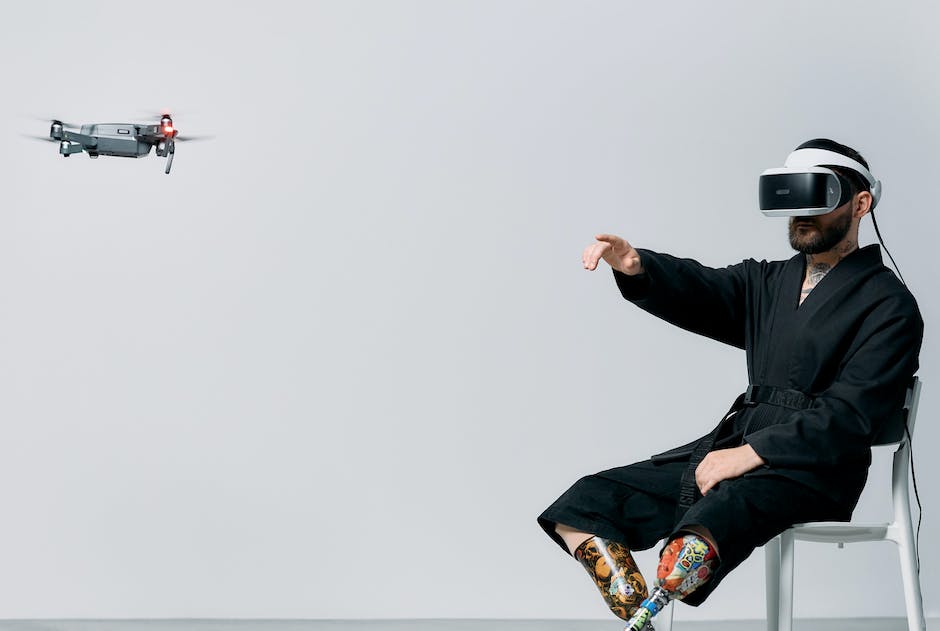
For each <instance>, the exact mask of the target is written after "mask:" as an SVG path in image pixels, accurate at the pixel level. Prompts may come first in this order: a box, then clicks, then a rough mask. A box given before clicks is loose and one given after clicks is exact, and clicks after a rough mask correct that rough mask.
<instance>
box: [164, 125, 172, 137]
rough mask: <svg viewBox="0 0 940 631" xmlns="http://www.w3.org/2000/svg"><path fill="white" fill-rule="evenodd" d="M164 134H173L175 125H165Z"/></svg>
mask: <svg viewBox="0 0 940 631" xmlns="http://www.w3.org/2000/svg"><path fill="white" fill-rule="evenodd" d="M163 135H164V136H172V135H173V125H164V126H163Z"/></svg>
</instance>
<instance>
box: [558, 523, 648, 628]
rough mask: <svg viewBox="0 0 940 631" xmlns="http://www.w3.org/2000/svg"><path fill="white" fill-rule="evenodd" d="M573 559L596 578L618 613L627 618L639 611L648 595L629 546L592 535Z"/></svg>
mask: <svg viewBox="0 0 940 631" xmlns="http://www.w3.org/2000/svg"><path fill="white" fill-rule="evenodd" d="M574 558H576V559H577V560H578V561H580V562H581V565H583V566H584V569H585V570H587V573H588V574H590V575H591V578H593V579H594V583H595V584H596V585H597V589H599V590H600V592H601V596H603V597H604V601H605V602H606V603H607V606H608V607H610V610H611V611H613V612H614V615H615V616H617V617H618V618H620V619H621V620H627V619H629V618H630V617H631V616H633V615H634V614H635V613H636V612H637V611H638V610H639V607H640V604H641V603H642V602H643V600H644V599H645V598H646V596H647V589H646V581H644V580H643V575H642V574H640V570H639V569H638V568H637V566H636V562H635V561H634V560H633V557H632V556H631V555H630V551H629V550H627V548H625V547H624V546H622V545H621V544H619V543H616V542H613V541H607V540H606V539H602V538H601V537H591V538H590V539H588V540H587V541H585V542H584V543H582V544H581V545H580V546H578V548H577V549H576V550H575V551H574ZM639 628H640V629H642V628H643V627H642V626H641V627H639Z"/></svg>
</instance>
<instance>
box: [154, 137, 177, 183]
mask: <svg viewBox="0 0 940 631" xmlns="http://www.w3.org/2000/svg"><path fill="white" fill-rule="evenodd" d="M174 153H176V143H175V142H173V138H172V137H171V138H167V139H166V140H165V141H162V142H160V143H158V144H157V155H158V156H160V157H163V156H166V170H165V171H164V173H166V174H167V175H169V174H170V167H172V166H173V154H174Z"/></svg>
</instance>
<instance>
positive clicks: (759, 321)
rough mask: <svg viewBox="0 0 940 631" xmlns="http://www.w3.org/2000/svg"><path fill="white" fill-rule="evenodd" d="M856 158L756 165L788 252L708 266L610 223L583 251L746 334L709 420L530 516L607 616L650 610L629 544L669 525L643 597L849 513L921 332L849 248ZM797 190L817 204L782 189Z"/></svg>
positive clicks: (859, 171)
mask: <svg viewBox="0 0 940 631" xmlns="http://www.w3.org/2000/svg"><path fill="white" fill-rule="evenodd" d="M868 169H869V167H868V163H867V162H866V161H865V159H864V158H863V157H862V156H861V155H860V154H859V153H858V152H856V151H855V150H853V149H851V148H849V147H846V146H844V145H841V144H839V143H836V142H834V141H832V140H828V139H816V140H811V141H809V142H806V143H803V144H802V145H800V146H799V147H797V149H796V150H795V151H794V152H793V153H792V154H791V155H790V158H788V161H787V167H785V168H784V169H771V170H768V171H767V172H765V175H764V176H762V179H761V189H762V190H761V208H762V210H764V212H765V214H768V215H775V214H776V215H779V214H788V215H790V216H791V218H790V222H789V238H790V244H791V245H792V247H793V248H794V249H795V250H797V252H798V254H796V255H795V256H794V257H793V258H791V259H790V260H788V261H772V262H767V261H761V262H757V261H755V260H753V259H749V260H746V261H744V262H742V263H739V264H737V265H732V266H729V267H727V268H722V269H713V268H709V267H705V266H703V265H701V264H699V263H697V262H695V261H693V260H689V259H679V258H675V257H672V256H669V255H666V254H659V253H655V252H651V251H649V250H642V249H640V250H638V249H635V248H634V247H633V246H632V245H631V244H630V243H629V242H627V241H625V240H624V239H622V238H620V237H618V236H614V235H609V234H601V235H597V237H596V241H595V242H594V243H592V244H591V245H589V246H588V247H587V248H586V249H585V250H584V254H583V257H582V260H583V264H584V268H585V269H587V270H595V269H596V268H597V266H598V263H599V261H600V260H601V259H603V260H604V261H605V262H606V263H607V264H608V265H610V267H611V268H612V269H613V274H614V279H615V281H616V283H617V286H618V288H619V289H620V292H621V293H622V295H623V297H624V298H625V299H627V300H629V301H630V302H632V303H634V304H635V305H637V306H638V307H640V308H641V309H644V310H646V311H648V312H649V313H651V314H653V315H656V316H658V317H660V318H662V319H664V320H666V321H668V322H671V323H672V324H675V325H676V326H679V327H682V328H684V329H687V330H689V331H692V332H695V333H699V334H701V335H705V336H707V337H710V338H712V339H715V340H719V341H721V342H725V343H728V344H731V345H734V346H737V347H739V348H743V349H745V350H746V356H747V368H748V378H749V381H750V386H749V388H748V392H747V393H746V394H745V395H742V396H740V397H738V400H737V401H736V402H735V405H734V406H732V409H731V410H730V411H729V413H728V414H727V415H726V416H725V418H723V419H722V421H721V423H719V426H718V427H716V428H715V429H714V430H713V431H712V432H711V433H710V434H708V435H706V436H705V437H703V438H702V439H700V440H698V441H695V442H693V443H690V444H689V445H684V446H682V447H679V448H676V449H673V450H671V451H668V452H665V453H663V454H658V455H655V456H653V457H652V458H651V459H650V460H647V461H643V462H639V463H636V464H633V465H629V466H625V467H618V468H614V469H610V470H607V471H601V472H599V473H597V474H594V475H588V476H586V477H584V478H582V479H580V480H578V481H577V482H576V483H575V484H574V485H573V486H572V487H571V488H570V489H569V490H568V491H566V492H565V493H564V494H563V495H562V496H561V497H560V498H558V500H556V501H555V502H554V503H553V504H552V505H551V506H550V507H549V508H547V509H546V510H545V511H544V512H543V513H542V514H541V515H540V516H539V518H538V522H539V524H540V525H541V527H542V528H543V529H544V530H545V532H546V533H547V534H548V535H549V536H550V537H552V539H554V540H555V541H556V543H558V544H559V545H560V546H561V547H562V548H563V549H564V550H565V551H567V552H569V553H570V554H572V555H573V556H575V557H576V558H577V559H578V560H579V561H581V563H582V565H584V567H585V569H587V571H588V573H589V574H590V575H591V576H592V578H593V579H594V580H595V583H596V584H597V586H598V588H599V589H600V590H601V593H602V595H603V596H604V598H605V600H606V601H607V604H608V606H609V607H610V608H611V610H612V611H613V612H614V613H615V614H616V615H617V616H619V617H621V618H623V619H630V618H631V617H633V616H637V617H639V616H640V615H641V614H644V612H645V609H641V608H640V605H641V604H644V607H645V608H646V609H650V610H651V611H652V612H653V613H655V611H656V608H657V607H656V603H653V604H652V605H650V604H648V603H649V602H650V600H649V599H647V597H648V596H649V594H648V592H647V588H646V584H645V581H644V580H643V577H642V575H641V574H640V573H639V571H638V569H637V567H636V564H635V563H634V561H633V559H632V557H631V555H630V550H644V549H647V548H650V547H652V546H654V545H655V544H656V543H657V542H658V541H659V540H661V539H664V538H665V539H667V541H668V543H667V545H666V546H665V547H664V554H663V555H662V557H661V561H660V566H659V569H658V577H657V585H658V586H659V588H658V590H657V591H656V592H655V593H654V596H650V597H649V598H650V599H651V600H655V598H656V597H658V596H662V595H663V594H664V593H667V592H668V597H669V598H678V599H683V600H684V601H685V602H686V603H688V604H691V605H698V604H700V603H701V602H703V601H704V600H705V599H706V598H707V596H708V594H709V593H711V591H712V590H714V588H715V587H716V586H717V585H718V584H719V583H720V581H721V579H722V578H723V577H724V576H726V575H727V574H728V572H730V571H731V570H732V569H734V568H735V567H736V566H737V565H739V564H740V563H741V562H742V561H743V560H744V559H745V558H747V557H748V555H750V553H751V552H752V551H753V549H754V548H755V547H757V546H760V545H763V544H764V543H766V542H767V541H769V540H770V539H772V538H773V537H774V536H776V535H777V534H779V533H781V532H783V531H784V530H785V529H786V528H788V527H789V526H791V525H793V524H796V523H803V522H810V521H829V520H839V521H845V520H848V519H850V518H851V515H852V511H853V509H854V508H855V504H856V502H857V501H858V498H859V495H860V494H861V491H862V488H863V486H864V484H865V480H866V477H867V471H868V466H869V464H870V463H871V449H870V446H871V444H872V441H873V439H874V437H875V436H876V435H878V434H879V432H883V431H886V430H888V429H890V428H889V427H888V426H889V425H891V423H892V421H893V420H894V419H897V417H898V412H899V411H900V410H901V407H902V405H903V401H904V394H905V391H906V388H907V386H908V385H909V384H910V382H911V379H912V376H913V375H914V373H915V372H916V370H917V367H918V354H919V352H920V345H921V339H922V336H923V321H922V319H921V316H920V313H919V311H918V309H917V303H916V302H915V300H914V298H913V296H912V295H911V294H910V292H909V291H908V290H907V288H906V287H905V286H904V285H903V284H902V283H901V282H900V281H898V279H897V278H896V277H895V275H894V274H893V273H892V272H891V271H890V270H889V269H888V268H886V267H885V266H884V264H883V263H882V259H881V251H880V249H879V247H878V246H877V245H871V246H867V247H864V248H859V246H858V227H859V222H860V221H861V219H862V218H863V217H864V216H865V215H866V214H868V213H869V212H870V211H871V210H873V208H874V205H875V204H876V203H877V201H878V198H879V197H880V192H881V191H880V189H881V183H880V182H878V181H877V180H875V179H874V177H873V176H872V175H871V173H870V171H869V170H868ZM775 178H776V179H775ZM765 184H766V186H765ZM804 185H805V186H804ZM801 187H802V188H801ZM791 189H793V190H792V191H791ZM801 191H802V192H801ZM801 194H805V195H808V196H810V197H813V196H815V199H821V200H822V201H817V202H813V203H807V204H802V205H801V204H799V203H796V202H792V201H787V200H788V196H791V195H797V196H799V195H801ZM836 200H837V201H836ZM826 204H828V206H826ZM814 205H815V206H816V207H815V208H812V209H808V208H807V206H814ZM657 594H658V596H656V595H657ZM658 602H659V604H660V605H661V604H663V603H664V602H665V601H664V600H660V601H658ZM647 613H648V612H647ZM648 617H649V616H648V615H647V617H646V620H648ZM635 619H637V618H634V620H635ZM631 622H632V621H631ZM635 624H636V625H637V626H635V627H631V628H648V627H643V624H645V622H644V621H640V622H639V623H635ZM628 626H629V625H628Z"/></svg>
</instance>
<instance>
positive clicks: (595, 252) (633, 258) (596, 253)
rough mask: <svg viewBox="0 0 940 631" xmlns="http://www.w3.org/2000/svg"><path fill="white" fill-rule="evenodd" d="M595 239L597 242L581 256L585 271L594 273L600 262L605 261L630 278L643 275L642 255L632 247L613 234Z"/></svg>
mask: <svg viewBox="0 0 940 631" xmlns="http://www.w3.org/2000/svg"><path fill="white" fill-rule="evenodd" d="M594 238H595V239H597V240H596V241H595V242H594V243H592V244H591V245H589V246H587V247H586V248H584V253H583V254H582V255H581V263H582V264H583V265H584V269H586V270H590V271H594V270H596V269H597V263H598V261H600V260H601V259H604V260H605V261H607V263H608V265H610V266H611V267H612V268H614V269H615V270H617V271H618V272H622V273H624V274H626V275H628V276H635V275H636V274H641V273H643V263H642V262H641V261H640V254H639V253H638V252H637V251H636V250H634V249H633V246H632V245H630V244H629V243H627V242H626V241H624V240H623V239H621V238H620V237H618V236H616V235H613V234H599V235H597V236H595V237H594Z"/></svg>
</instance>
